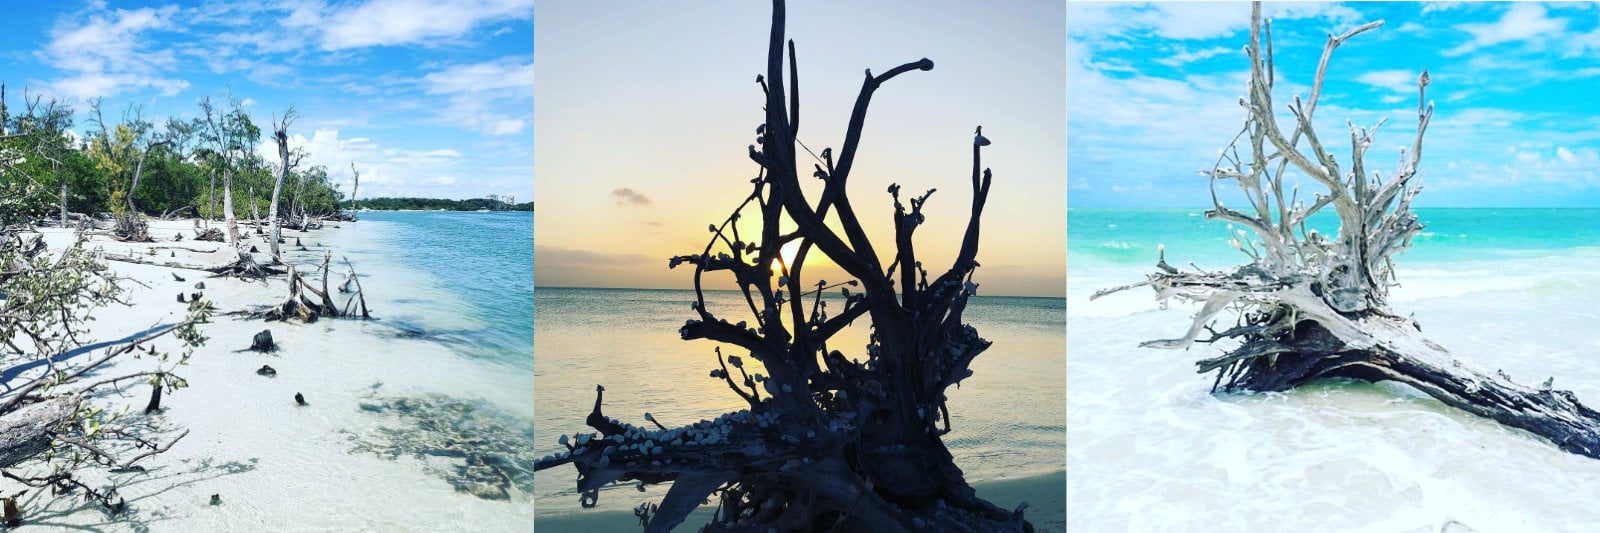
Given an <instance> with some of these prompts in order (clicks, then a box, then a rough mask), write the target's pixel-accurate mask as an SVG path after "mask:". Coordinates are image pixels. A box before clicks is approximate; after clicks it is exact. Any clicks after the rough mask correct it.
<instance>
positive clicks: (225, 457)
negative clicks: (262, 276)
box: [0, 219, 533, 531]
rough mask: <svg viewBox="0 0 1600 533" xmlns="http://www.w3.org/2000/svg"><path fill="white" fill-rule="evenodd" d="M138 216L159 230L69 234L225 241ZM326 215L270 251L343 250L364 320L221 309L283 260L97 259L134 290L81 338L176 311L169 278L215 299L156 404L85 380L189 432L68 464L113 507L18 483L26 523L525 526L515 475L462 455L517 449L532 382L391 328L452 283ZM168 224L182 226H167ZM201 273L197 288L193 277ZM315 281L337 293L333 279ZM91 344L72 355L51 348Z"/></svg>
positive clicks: (53, 232)
mask: <svg viewBox="0 0 1600 533" xmlns="http://www.w3.org/2000/svg"><path fill="white" fill-rule="evenodd" d="M240 222H241V227H240V230H241V238H242V240H245V242H247V243H249V244H254V245H256V246H257V247H258V248H260V249H262V250H263V251H265V249H266V243H265V238H264V237H262V236H257V235H254V234H253V231H252V230H253V228H252V227H250V226H248V225H245V224H244V222H245V221H243V220H241V221H240ZM149 223H150V235H151V236H152V237H154V238H155V239H157V241H158V242H154V243H123V242H118V241H115V240H112V239H109V238H108V237H105V236H98V235H97V236H94V237H92V238H91V239H90V240H87V241H86V242H84V247H85V248H86V249H89V250H95V249H97V248H99V249H103V250H104V253H105V254H107V255H108V256H109V255H132V256H133V257H135V258H138V259H141V260H144V259H149V260H153V261H156V262H175V263H178V264H182V265H185V266H202V265H221V264H225V263H227V262H230V261H232V260H233V259H235V258H236V255H235V254H234V252H233V251H232V248H231V247H229V246H228V245H227V244H226V243H218V242H205V241H194V240H193V235H194V233H193V231H192V228H193V219H182V220H176V221H163V220H153V219H152V220H149ZM339 224H341V223H337V222H329V223H327V226H325V228H324V229H318V230H310V231H306V232H302V231H299V230H290V229H288V228H285V229H284V231H283V234H282V235H283V238H284V240H285V241H286V242H285V244H283V245H281V246H282V255H283V259H284V261H286V262H288V263H290V264H293V265H295V268H296V269H297V270H298V271H300V272H302V273H303V274H304V275H306V276H307V277H308V278H310V279H317V278H320V277H321V263H322V260H323V257H324V250H330V251H331V252H332V265H331V266H330V269H329V270H330V278H331V279H330V280H329V286H330V288H332V287H333V286H334V285H337V284H338V283H339V282H340V281H342V280H343V277H344V276H343V274H344V267H343V265H342V264H341V263H342V261H341V260H340V258H341V256H343V255H348V256H349V257H350V259H351V260H352V262H353V263H354V267H355V269H356V271H357V272H358V273H359V275H360V276H361V281H362V284H363V285H364V287H363V288H364V289H365V290H366V291H367V293H368V294H367V296H366V298H367V304H368V306H369V307H371V308H372V313H373V316H374V318H375V319H374V320H371V321H362V320H350V319H333V318H326V317H324V318H320V319H318V320H317V321H315V322H312V323H306V324H302V323H299V322H298V321H296V322H294V323H282V322H266V321H263V320H259V319H252V318H248V317H245V316H235V315H229V314H227V313H229V312H233V311H252V310H256V309H259V308H263V307H267V306H271V305H274V304H277V303H280V302H282V301H283V300H284V298H285V297H286V296H287V294H288V290H287V285H286V280H285V277H284V276H276V277H273V278H269V279H268V280H265V281H244V280H240V279H237V278H220V277H217V278H214V277H211V275H210V274H209V273H207V272H204V271H200V270H192V269H186V268H173V267H170V266H161V265H152V264H141V263H129V262H123V261H116V260H110V259H107V260H104V263H105V264H106V265H107V266H108V267H109V269H110V270H111V271H112V272H114V273H116V274H117V275H118V276H120V277H122V278H124V282H123V283H122V284H121V285H122V286H123V287H124V289H125V290H126V292H125V293H124V295H123V299H124V300H125V301H127V302H129V303H131V304H132V305H129V306H122V305H115V304H114V305H111V306H107V307H103V308H99V309H96V310H94V311H93V313H92V316H93V318H94V321H93V322H91V323H90V329H89V338H92V339H93V340H90V341H89V342H91V343H95V344H104V343H116V342H118V341H119V340H125V339H127V338H128V337H129V336H130V335H133V334H137V333H139V332H146V331H149V330H151V328H159V327H163V326H166V325H170V324H173V323H176V322H180V321H182V320H183V317H184V314H185V312H186V310H187V307H188V305H187V304H186V303H179V302H178V301H177V299H176V295H177V294H179V293H184V294H188V293H192V292H203V293H204V294H205V297H206V299H208V300H210V301H212V302H213V304H214V305H215V307H216V313H215V314H213V316H212V317H211V319H210V321H209V322H207V323H205V324H202V325H201V326H200V328H201V331H202V333H203V334H204V335H206V336H207V337H209V341H208V342H207V343H206V345H205V346H203V347H201V348H199V349H198V350H196V351H195V353H194V355H193V357H191V358H190V359H189V361H188V364H186V365H184V366H179V367H177V368H176V369H175V370H174V372H175V373H176V374H177V375H181V376H182V377H183V378H185V379H186V380H187V382H188V384H189V387H186V388H183V389H180V390H177V391H175V392H172V393H171V394H167V395H165V397H164V398H163V401H162V405H163V409H162V411H160V412H158V413H155V414H151V415H145V414H143V410H142V406H143V400H144V399H146V398H147V397H148V390H149V389H148V387H147V386H145V385H143V384H137V385H131V386H127V387H124V390H123V391H121V394H118V393H117V392H111V391H108V392H107V393H105V394H95V395H94V396H93V402H94V405H96V406H99V407H104V408H106V410H107V411H111V410H113V409H121V408H122V407H123V406H124V405H127V406H131V407H132V408H133V409H131V410H130V411H129V414H128V416H129V417H130V420H133V421H136V422H139V423H144V424H149V425H151V426H153V427H157V428H160V429H161V430H164V431H167V432H169V434H176V433H177V432H180V431H184V430H188V431H189V434H188V435H187V436H186V437H184V438H183V439H182V440H181V441H179V442H177V443H176V445H174V446H173V447H172V448H171V449H170V450H169V451H167V452H166V453H163V454H159V455H155V456H152V457H148V458H145V459H144V460H142V461H140V462H139V463H138V464H139V465H141V466H143V467H145V468H146V471H145V472H139V473H119V474H111V473H108V472H105V471H104V470H103V469H98V468H90V469H84V470H82V471H81V473H82V477H83V479H84V480H85V481H86V482H89V483H91V484H93V485H96V486H104V485H106V484H111V483H114V484H115V485H116V486H117V490H118V493H119V494H121V495H122V496H123V497H124V498H126V500H127V503H128V509H127V511H125V512H124V513H123V514H119V515H115V516H111V515H108V514H106V513H105V512H103V511H102V510H101V509H100V508H99V507H98V505H97V504H85V503H83V502H82V499H81V498H78V497H76V495H74V494H63V495H60V496H52V495H50V494H49V492H50V491H45V490H32V491H29V492H28V493H27V494H26V495H24V496H23V497H21V498H19V500H18V504H19V505H20V506H21V507H22V509H23V513H24V514H23V520H24V526H27V525H34V526H44V527H56V528H77V527H90V528H96V529H100V528H104V529H109V530H142V529H158V530H180V531H188V530H193V531H219V530H304V529H324V530H328V529H331V530H385V531H387V530H404V531H436V530H444V529H451V528H452V527H458V526H459V525H460V524H461V523H463V522H468V523H472V524H473V525H474V526H475V527H476V528H477V529H479V530H488V531H521V530H525V528H526V527H527V526H528V525H529V524H531V523H532V520H533V516H532V504H531V496H529V495H528V494H527V493H526V491H524V490H521V489H519V488H518V487H517V486H515V485H513V486H511V487H510V489H509V490H508V491H507V492H505V493H502V494H497V493H496V491H495V490H490V489H486V488H484V487H481V486H479V485H478V482H479V481H480V479H481V476H480V477H474V476H473V475H471V473H470V472H469V473H467V474H463V473H462V471H465V470H468V467H469V465H468V464H467V457H468V456H475V455H488V454H494V455H496V457H497V458H505V457H510V458H511V459H512V460H515V455H514V454H515V450H509V449H507V448H509V447H511V446H515V445H517V441H516V439H515V437H517V436H518V435H517V433H516V429H517V427H518V425H519V424H527V425H528V427H529V431H530V432H531V418H529V419H528V420H527V421H526V422H517V420H519V419H521V418H522V417H524V416H528V415H527V414H526V413H527V411H528V409H527V406H526V405H524V404H526V403H527V398H528V397H529V396H530V391H524V390H521V389H522V388H531V383H529V384H527V385H526V387H523V386H522V385H521V384H520V383H519V382H518V380H517V377H519V376H520V374H517V373H515V372H507V371H506V370H507V367H506V366H504V364H502V363H498V362H494V361H485V360H482V359H480V358H475V357H473V356H470V355H468V354H465V353H462V352H460V351H459V350H456V349H454V348H453V347H452V346H450V345H449V344H447V343H443V342H438V341H435V340H432V339H429V338H427V336H426V335H422V336H418V335H412V334H408V333H412V332H407V331H404V330H402V329H398V328H399V327H401V326H405V325H407V324H408V320H407V319H409V318H411V316H409V315H419V316H421V317H422V318H423V319H424V322H423V323H422V325H423V327H425V328H426V329H430V330H431V329H438V328H439V327H440V325H439V324H438V321H441V320H442V321H446V322H448V321H449V320H450V318H451V317H448V316H445V317H439V316H435V315H436V314H438V313H439V312H438V311H435V310H434V309H433V308H432V306H430V305H427V304H426V303H425V304H417V303H412V302H414V301H415V300H414V299H415V298H417V294H418V293H422V294H426V295H427V298H431V299H433V301H430V302H428V303H432V304H435V305H437V299H440V298H443V299H446V300H448V299H450V298H455V296H453V295H449V294H435V293H434V292H436V291H437V290H439V286H440V285H441V284H442V283H443V282H442V281H425V280H419V279H417V278H419V277H420V276H419V275H418V274H420V272H416V271H414V270H410V269H408V267H407V266H406V265H405V264H401V263H399V262H394V261H392V260H390V261H389V262H388V263H386V262H385V260H386V259H388V258H386V257H385V255H384V254H385V249H384V248H383V247H382V246H379V244H380V243H377V242H370V239H372V235H373V234H372V232H371V231H368V230H377V229H379V228H380V227H383V228H388V226H384V225H383V223H369V222H363V223H358V224H368V225H369V227H367V228H361V227H360V226H356V227H353V228H343V229H341V228H340V226H339ZM343 224H350V223H343ZM220 225H221V224H220V223H216V222H213V223H212V227H218V226H220ZM358 229H359V230H358ZM38 230H39V233H41V234H43V235H44V236H45V239H46V242H47V243H48V244H49V245H50V252H53V253H59V252H60V250H61V249H62V247H63V246H64V245H66V244H68V243H70V242H71V240H72V231H71V230H70V229H63V228H39V229H38ZM178 233H181V234H183V236H184V238H183V239H182V241H181V242H174V240H173V236H174V234H178ZM363 238H365V239H368V241H363V240H361V239H363ZM297 241H300V242H301V243H303V244H304V247H305V249H304V250H302V249H301V247H300V246H298V245H297ZM246 246H247V247H248V244H247V245H246ZM247 249H248V248H247ZM151 252H155V255H151ZM261 255H265V254H261ZM257 258H258V260H259V259H261V256H260V255H258V257H257ZM175 276H176V277H175ZM177 277H181V278H183V280H182V281H179V280H178V279H177ZM201 283H203V284H204V288H198V286H197V284H201ZM330 296H332V297H333V298H334V299H335V301H336V302H338V303H339V304H340V305H342V304H343V300H344V298H345V297H346V295H342V294H337V293H336V294H332V295H330ZM429 313H435V314H429ZM386 318H389V320H388V321H387V322H386V321H385V319H386ZM262 330H269V331H271V332H272V335H273V339H274V341H275V343H276V344H277V350H276V351H274V352H271V353H258V352H252V351H249V350H246V349H245V348H246V347H248V346H249V345H250V340H251V337H252V336H253V335H255V334H256V333H257V332H260V331H262ZM152 346H154V347H155V348H156V349H158V350H161V351H175V350H174V348H175V346H176V342H174V341H173V339H170V338H162V339H159V340H157V341H155V342H154V343H153V344H152ZM79 351H81V352H83V354H88V353H89V352H90V351H91V350H79ZM92 351H94V352H96V353H98V352H99V348H96V349H94V350H92ZM92 358H93V356H91V357H83V356H82V355H79V356H77V357H74V358H71V359H68V360H66V364H68V365H71V364H81V362H82V361H87V360H89V359H92ZM154 365H155V362H154V361H153V360H151V359H149V358H148V357H147V358H145V359H135V358H133V357H132V354H130V355H126V356H123V357H119V358H118V359H116V360H113V361H111V362H110V363H107V364H106V365H105V366H103V367H101V368H100V369H97V370H96V371H95V373H96V374H97V375H101V376H108V375H119V374H123V373H130V372H135V371H141V370H148V369H149V368H150V367H152V366H154ZM263 365H268V366H271V367H273V368H274V369H275V370H276V375H275V376H273V377H267V376H263V375H258V374H257V373H256V371H257V369H259V368H261V367H262V366H263ZM36 375H37V369H28V370H25V371H22V372H19V373H17V374H16V375H14V376H11V377H10V380H11V381H10V385H12V386H16V385H17V384H20V383H24V382H26V380H27V379H29V378H31V377H34V376H36ZM528 381H530V382H531V377H530V379H529V380H528ZM297 393H303V394H304V397H305V398H306V400H307V405H304V406H300V405H297V404H296V402H295V400H294V399H293V397H294V395H295V394H297ZM474 431H476V432H480V433H483V434H489V435H491V438H489V439H487V442H488V443H487V444H469V443H468V441H469V440H470V439H465V438H463V437H462V436H463V435H467V434H470V433H472V432H474ZM497 431H498V432H497ZM167 438H171V437H170V436H168V437H167ZM12 485H13V484H11V483H9V482H0V490H5V491H6V492H7V494H12V493H14V492H15V491H14V490H13V489H16V488H18V487H14V486H12ZM474 492H479V493H481V494H484V495H485V496H487V497H480V496H477V495H474ZM213 494H217V495H219V496H220V500H221V502H222V503H221V504H220V505H212V504H211V503H210V496H211V495H213ZM491 498H492V499H491ZM418 509H427V512H417V510H418Z"/></svg>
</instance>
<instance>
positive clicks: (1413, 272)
mask: <svg viewBox="0 0 1600 533" xmlns="http://www.w3.org/2000/svg"><path fill="white" fill-rule="evenodd" d="M1545 211H1546V210H1489V209H1484V210H1423V211H1422V212H1421V217H1422V220H1423V222H1424V223H1425V224H1429V226H1430V227H1429V228H1428V229H1427V230H1425V231H1428V232H1434V233H1433V235H1432V236H1430V237H1428V238H1427V239H1442V238H1444V236H1453V237H1451V238H1453V239H1464V240H1465V244H1462V243H1445V244H1441V243H1440V242H1438V241H1437V240H1435V241H1429V240H1427V239H1419V240H1418V241H1417V242H1416V243H1415V244H1414V246H1415V247H1416V248H1415V249H1414V250H1413V251H1410V252H1406V253H1405V254H1403V255H1401V256H1399V257H1398V258H1397V259H1396V263H1397V266H1398V268H1399V272H1398V279H1399V280H1400V282H1401V286H1399V287H1397V288H1395V289H1394V291H1393V293H1392V298H1391V300H1392V301H1391V307H1392V308H1393V310H1394V311H1396V312H1398V313H1400V314H1407V315H1409V314H1413V313H1414V316H1415V318H1416V319H1417V320H1418V321H1419V322H1420V323H1421V325H1422V327H1423V331H1424V333H1425V334H1426V335H1427V337H1428V338H1429V339H1431V340H1433V341H1435V342H1437V343H1439V344H1441V345H1443V346H1444V347H1446V348H1448V349H1450V350H1451V351H1452V353H1454V354H1455V355H1456V356H1457V357H1458V358H1459V359H1461V360H1462V361H1463V362H1464V363H1466V364H1468V365H1471V366H1474V367H1476V368H1479V369H1481V370H1484V371H1493V370H1495V369H1501V370H1504V371H1505V373H1506V374H1508V375H1509V376H1511V377H1512V379H1514V380H1516V381H1518V382H1520V383H1524V384H1528V385H1537V384H1539V383H1542V382H1543V381H1544V380H1545V378H1547V377H1550V376H1555V386H1556V387H1557V388H1563V389H1571V390H1572V391H1573V392H1574V393H1576V394H1577V395H1578V396H1579V397H1580V398H1582V399H1585V400H1587V401H1589V402H1591V403H1593V402H1597V401H1600V331H1597V330H1596V329H1595V328H1594V327H1593V326H1592V324H1593V317H1594V316H1595V315H1594V313H1593V312H1592V311H1591V309H1592V305H1593V304H1592V302H1593V301H1595V299H1596V298H1597V297H1600V274H1596V273H1595V271H1594V269H1593V267H1592V265H1593V264H1594V260H1595V259H1597V258H1600V253H1597V250H1596V249H1595V248H1592V247H1591V246H1593V245H1594V244H1595V243H1600V237H1596V238H1594V239H1586V238H1584V236H1583V235H1581V234H1582V233H1584V232H1587V231H1593V229H1594V228H1600V211H1594V210H1549V211H1551V212H1548V213H1547V212H1545ZM1195 212H1198V211H1195ZM1539 216H1549V217H1553V219H1558V220H1563V221H1564V224H1565V226H1564V227H1567V228H1578V229H1577V230H1576V231H1577V233H1579V234H1580V235H1576V236H1574V235H1572V234H1558V233H1556V232H1551V231H1548V230H1545V229H1542V228H1535V227H1534V226H1536V225H1537V224H1536V223H1535V222H1536V219H1537V218H1538V217H1539ZM1193 218H1194V217H1190V216H1189V213H1188V212H1184V211H1154V212H1153V211H1131V210H1130V211H1123V212H1079V211H1074V212H1072V213H1071V214H1069V220H1070V224H1072V225H1073V226H1072V229H1071V230H1070V231H1072V233H1071V236H1070V238H1071V239H1073V240H1074V242H1077V243H1078V244H1075V245H1074V247H1073V248H1072V251H1071V252H1070V253H1071V254H1072V255H1071V256H1070V257H1069V262H1070V264H1069V273H1068V285H1067V286H1068V311H1067V332H1068V351H1069V358H1068V363H1069V368H1068V412H1067V417H1068V427H1069V438H1068V442H1067V475H1068V501H1069V505H1068V524H1069V527H1079V528H1083V529H1087V530H1108V529H1109V530H1122V529H1129V530H1188V529H1196V528H1202V527H1203V528H1205V529H1214V530H1249V531H1255V530H1306V529H1310V530H1353V531H1418V530H1422V531H1437V530H1438V529H1439V528H1440V527H1441V526H1443V525H1444V524H1445V523H1446V522H1447V521H1450V520H1454V521H1457V522H1460V523H1462V524H1465V525H1467V526H1469V527H1472V528H1475V529H1477V530H1480V531H1526V530H1538V531H1557V530H1583V529H1586V528H1589V527H1591V526H1592V524H1594V523H1595V522H1596V521H1597V520H1600V508H1595V507H1594V506H1589V505H1582V504H1574V502H1573V500H1572V495H1574V494H1587V493H1592V492H1594V491H1596V490H1600V461H1595V460H1593V459H1588V458H1584V457H1580V456H1577V455H1573V454H1569V453H1566V452H1562V451H1560V450H1559V449H1557V448H1556V447H1555V446H1553V445H1550V444H1548V443H1545V442H1544V441H1542V440H1539V439H1537V438H1535V437H1533V436H1531V435H1529V434H1527V433H1524V432H1521V431H1517V430H1511V429H1507V428H1505V427H1503V426H1500V425H1499V424H1496V423H1494V422H1492V421H1488V420H1485V419H1481V418H1478V417H1474V416H1471V415H1468V414H1466V413H1464V412H1462V411H1460V410H1457V409H1453V408H1449V407H1447V406H1444V405H1443V404H1440V403H1439V402H1437V401H1435V400H1432V399H1431V398H1428V397H1426V396H1425V395H1423V394H1421V393H1420V392H1418V391H1416V390H1414V389H1411V388H1410V387H1406V386H1400V385H1394V384H1376V385H1374V384H1360V383H1353V382H1336V383H1326V384H1320V385H1317V386H1312V387H1305V388H1301V389H1298V390H1295V391H1291V392H1288V393H1281V394H1255V395H1212V394H1210V393H1209V390H1210V387H1211V384H1212V381H1213V378H1214V375H1199V374H1196V373H1194V366H1193V362H1194V361H1196V360H1198V359H1201V358H1204V357H1208V356H1210V355H1212V354H1215V353H1218V349H1217V348H1213V347H1207V346H1202V345H1197V346H1196V347H1193V348H1191V349H1189V350H1187V351H1168V350H1155V349H1142V348H1139V347H1138V343H1139V342H1141V341H1145V340H1151V339H1158V338H1171V337H1176V336H1178V335H1181V331H1182V330H1183V329H1185V328H1186V327H1187V325H1188V321H1189V318H1190V317H1191V316H1192V314H1193V313H1194V312H1195V311H1196V310H1197V307H1193V306H1185V305H1174V306H1173V307H1172V308H1171V309H1166V310H1162V309H1159V307H1158V306H1157V304H1156V303H1155V302H1154V299H1153V296H1152V293H1151V292H1150V291H1149V290H1148V289H1134V290H1131V291H1127V292H1125V293H1122V294H1116V295H1113V296H1110V297H1107V298H1103V299H1101V300H1096V301H1092V302H1091V301H1089V299H1088V295H1089V294H1091V293H1092V292H1093V291H1094V290H1097V289H1100V288H1105V287H1110V286H1114V285H1120V284H1125V283H1130V282H1136V281H1139V280H1141V279H1143V276H1144V272H1145V271H1147V270H1151V269H1152V268H1153V263H1154V257H1155V253H1154V249H1155V244H1157V243H1158V242H1161V241H1162V240H1164V241H1165V242H1166V243H1167V244H1168V246H1167V260H1168V261H1169V262H1171V263H1172V264H1174V265H1179V264H1184V262H1186V261H1187V260H1188V259H1189V258H1191V257H1198V258H1199V259H1200V260H1201V261H1199V262H1201V264H1202V265H1206V266H1221V265H1225V264H1228V263H1230V262H1236V261H1239V258H1241V257H1243V256H1242V255H1240V254H1238V252H1237V251H1235V250H1233V249H1232V248H1231V247H1229V246H1228V245H1227V244H1226V240H1227V236H1226V234H1225V230H1224V228H1223V227H1222V225H1220V224H1215V223H1211V225H1210V226H1199V225H1198V224H1197V223H1196V222H1194V221H1193V220H1192V219H1193ZM1135 220H1136V221H1137V222H1135ZM1109 224H1117V228H1109V227H1107V226H1108V225H1109ZM1130 226H1143V227H1148V228H1151V230H1150V231H1144V232H1138V233H1136V234H1127V235H1123V236H1122V237H1119V238H1118V239H1120V240H1107V241H1102V242H1101V244H1104V242H1125V243H1126V245H1125V246H1124V247H1123V248H1117V247H1104V246H1101V248H1104V249H1106V250H1111V251H1108V252H1097V251H1095V250H1094V248H1095V247H1097V246H1099V245H1096V244H1094V243H1093V242H1092V241H1093V240H1094V239H1096V238H1103V237H1104V236H1105V235H1106V234H1107V232H1114V231H1118V230H1124V229H1128V228H1130ZM1160 227H1168V228H1171V230H1170V231H1167V232H1160V231H1156V230H1155V228H1160ZM1096 228H1099V229H1096ZM1206 233H1211V234H1213V235H1216V236H1219V237H1220V239H1217V238H1213V237H1204V236H1203V235H1205V234H1206ZM1462 235H1464V236H1462ZM1080 238H1081V239H1082V240H1081V241H1080V240H1079V239H1080ZM1202 239H1214V240H1218V241H1219V242H1215V243H1210V245H1209V246H1196V245H1195V243H1196V242H1199V241H1200V240H1202ZM1084 241H1090V242H1084ZM1173 243H1178V244H1173ZM1186 245H1189V246H1188V249H1189V250H1204V251H1199V252H1193V251H1192V252H1188V253H1185V246H1186ZM1218 248H1220V251H1218V250H1217V249H1218ZM1121 249H1138V250H1144V252H1143V253H1142V256H1141V257H1137V258H1132V257H1131V256H1130V257H1119V256H1120V255H1122V254H1124V252H1122V251H1119V250H1121ZM1206 261H1209V262H1211V263H1212V264H1210V265H1207V263H1206Z"/></svg>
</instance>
